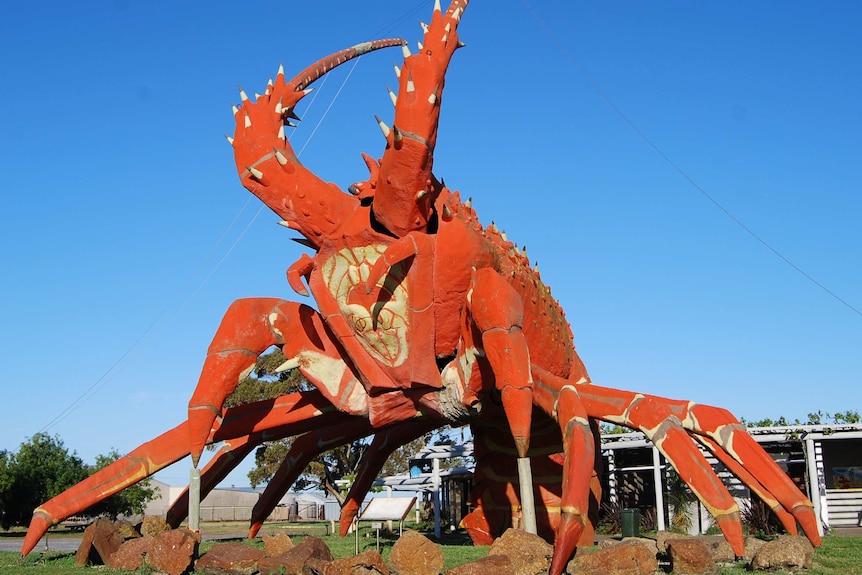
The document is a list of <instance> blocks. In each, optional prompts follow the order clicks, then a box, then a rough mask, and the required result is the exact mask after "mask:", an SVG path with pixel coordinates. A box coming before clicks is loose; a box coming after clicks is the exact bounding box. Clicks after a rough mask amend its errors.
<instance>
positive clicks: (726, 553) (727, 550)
mask: <svg viewBox="0 0 862 575" xmlns="http://www.w3.org/2000/svg"><path fill="white" fill-rule="evenodd" d="M704 542H705V543H706V546H707V547H709V552H710V553H711V554H712V560H713V561H715V562H716V563H735V562H736V553H734V552H733V547H731V546H730V543H728V542H727V539H725V538H724V537H709V538H704Z"/></svg>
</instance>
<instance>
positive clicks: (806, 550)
mask: <svg viewBox="0 0 862 575" xmlns="http://www.w3.org/2000/svg"><path fill="white" fill-rule="evenodd" d="M813 560H814V547H812V546H811V543H809V542H808V539H806V538H805V537H799V536H796V535H782V536H781V537H779V538H778V539H773V540H772V541H767V542H765V543H764V544H763V545H762V546H761V547H760V549H758V550H757V552H756V553H755V554H754V557H752V559H751V568H752V569H756V570H764V569H798V568H800V567H802V568H805V569H807V568H808V567H810V566H811V562H812V561H813Z"/></svg>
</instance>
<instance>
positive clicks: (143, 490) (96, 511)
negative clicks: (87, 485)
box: [83, 449, 156, 519]
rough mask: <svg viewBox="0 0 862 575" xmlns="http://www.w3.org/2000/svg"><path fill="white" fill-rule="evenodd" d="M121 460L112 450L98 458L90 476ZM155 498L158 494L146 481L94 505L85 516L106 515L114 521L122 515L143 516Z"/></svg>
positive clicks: (115, 451) (91, 467) (85, 512)
mask: <svg viewBox="0 0 862 575" xmlns="http://www.w3.org/2000/svg"><path fill="white" fill-rule="evenodd" d="M119 458H120V454H119V453H117V450H116V449H112V450H111V451H110V452H108V454H107V455H99V456H97V457H96V464H95V465H92V466H89V474H90V475H92V474H94V473H96V472H97V471H99V470H100V469H103V468H105V467H107V466H108V465H110V464H111V463H113V462H115V461H117V460H118V459H119ZM155 496H156V492H155V490H154V489H152V488H151V487H150V480H149V479H144V480H142V481H139V482H138V483H135V484H134V485H130V486H129V487H126V488H125V489H123V490H122V491H120V492H119V493H117V494H115V495H112V496H110V497H108V498H107V499H105V500H103V501H100V502H99V503H97V504H96V505H93V506H92V507H90V508H89V509H87V510H86V511H84V513H83V515H87V516H89V517H96V516H99V515H106V516H108V517H111V518H112V519H116V518H117V517H120V516H121V515H122V516H130V515H143V514H144V507H145V506H146V505H147V502H149V501H152V500H153V499H154V498H155Z"/></svg>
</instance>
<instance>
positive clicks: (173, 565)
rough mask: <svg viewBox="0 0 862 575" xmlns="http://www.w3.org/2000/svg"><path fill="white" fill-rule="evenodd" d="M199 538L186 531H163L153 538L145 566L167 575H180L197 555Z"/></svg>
mask: <svg viewBox="0 0 862 575" xmlns="http://www.w3.org/2000/svg"><path fill="white" fill-rule="evenodd" d="M198 543H200V539H199V537H198V536H197V535H196V534H195V533H193V532H192V531H189V530H188V529H174V530H172V531H163V532H161V533H159V534H157V535H156V536H155V537H153V546H152V551H151V552H150V553H149V554H148V555H147V564H148V565H150V566H152V567H154V568H155V569H157V570H159V571H164V572H165V573H167V574H168V575H181V574H182V573H184V572H185V571H186V570H187V569H188V568H189V567H191V564H192V560H193V559H194V557H195V555H196V554H197V548H198Z"/></svg>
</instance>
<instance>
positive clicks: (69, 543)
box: [0, 535, 82, 553]
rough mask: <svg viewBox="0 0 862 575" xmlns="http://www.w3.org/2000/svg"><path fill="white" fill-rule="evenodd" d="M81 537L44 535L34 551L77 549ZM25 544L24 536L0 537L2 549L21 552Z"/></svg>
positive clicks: (0, 548) (0, 547) (0, 549)
mask: <svg viewBox="0 0 862 575" xmlns="http://www.w3.org/2000/svg"><path fill="white" fill-rule="evenodd" d="M81 539H82V538H81V537H65V536H64V537H52V536H51V535H48V536H47V537H42V540H41V541H39V544H38V545H36V547H35V548H34V549H33V552H34V553H39V552H45V551H77V550H78V547H79V546H80V545H81ZM23 544H24V538H23V537H0V551H17V552H19V553H20V552H21V545H23Z"/></svg>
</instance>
